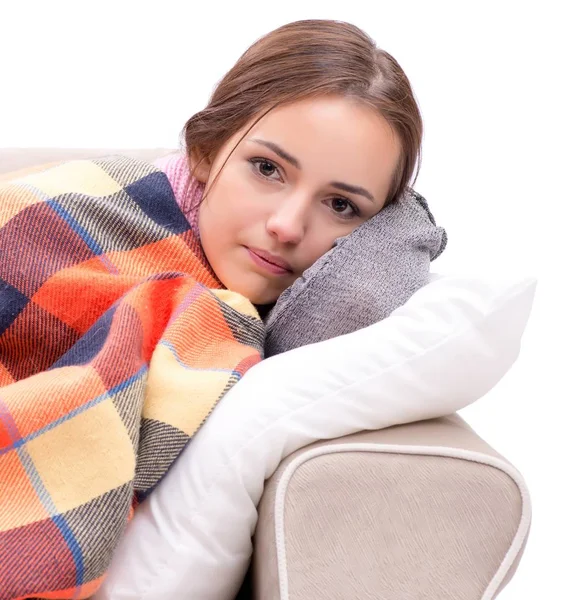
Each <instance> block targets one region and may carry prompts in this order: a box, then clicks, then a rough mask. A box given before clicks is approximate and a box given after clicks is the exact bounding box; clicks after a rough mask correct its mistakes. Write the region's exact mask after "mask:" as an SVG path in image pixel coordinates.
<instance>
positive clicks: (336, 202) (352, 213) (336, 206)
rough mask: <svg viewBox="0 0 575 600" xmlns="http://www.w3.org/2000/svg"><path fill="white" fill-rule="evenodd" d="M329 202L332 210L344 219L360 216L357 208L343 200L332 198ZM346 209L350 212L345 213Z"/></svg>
mask: <svg viewBox="0 0 575 600" xmlns="http://www.w3.org/2000/svg"><path fill="white" fill-rule="evenodd" d="M330 202H331V207H332V208H333V210H334V211H335V212H336V213H337V214H338V215H339V216H341V217H343V218H344V219H353V218H354V217H358V216H359V214H360V213H359V209H358V208H357V206H356V205H355V204H353V203H352V202H350V201H349V200H346V199H345V198H332V199H331V200H330ZM346 209H350V210H349V211H348V212H347V213H346V212H345V211H346Z"/></svg>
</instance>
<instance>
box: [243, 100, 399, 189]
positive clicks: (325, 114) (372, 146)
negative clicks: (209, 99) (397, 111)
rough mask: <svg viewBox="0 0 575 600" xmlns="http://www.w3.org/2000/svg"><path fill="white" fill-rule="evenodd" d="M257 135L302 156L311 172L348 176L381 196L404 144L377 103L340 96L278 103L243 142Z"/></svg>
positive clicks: (303, 165) (303, 167)
mask: <svg viewBox="0 0 575 600" xmlns="http://www.w3.org/2000/svg"><path fill="white" fill-rule="evenodd" d="M256 118H257V117H256ZM254 120H255V119H254ZM252 123H253V121H252V122H250V123H249V124H248V125H247V126H246V128H245V129H244V130H243V132H242V135H243V133H245V131H247V130H248V129H249V127H250V126H251V124H252ZM253 138H258V139H264V140H267V141H271V142H274V143H275V144H277V145H279V146H281V147H282V149H284V150H286V151H287V152H288V153H289V154H291V155H292V156H294V157H295V158H297V159H298V161H299V162H300V164H301V170H302V172H303V173H305V174H306V175H307V176H311V175H317V177H318V178H320V179H321V178H329V179H334V178H336V179H343V180H347V179H349V180H350V183H355V184H357V185H364V186H366V187H367V186H368V185H369V186H370V188H371V189H372V191H373V192H374V193H376V194H378V195H382V196H385V195H386V193H387V190H388V186H389V185H390V183H391V178H392V175H393V171H394V169H395V165H396V164H397V161H398V160H399V154H400V150H401V148H400V143H399V139H398V137H397V135H396V134H395V132H394V130H393V128H392V127H391V125H390V124H389V123H388V122H387V121H386V120H385V119H384V118H383V117H382V116H381V115H380V114H378V113H377V112H376V111H375V110H374V109H373V108H371V107H369V106H366V105H364V104H361V103H360V102H359V101H356V100H352V99H349V98H343V97H335V96H327V97H319V98H310V99H304V100H299V101H297V102H294V103H291V104H286V105H282V106H279V107H276V108H275V109H273V110H272V111H270V112H269V113H268V114H267V115H265V116H264V117H263V118H262V119H261V120H260V121H259V122H258V123H256V124H255V125H254V127H253V128H252V129H251V130H250V131H249V133H247V135H246V136H245V138H244V141H243V143H244V144H246V146H252V145H253V142H251V141H250V140H252V139H253ZM254 148H255V146H254ZM351 180H353V181H351Z"/></svg>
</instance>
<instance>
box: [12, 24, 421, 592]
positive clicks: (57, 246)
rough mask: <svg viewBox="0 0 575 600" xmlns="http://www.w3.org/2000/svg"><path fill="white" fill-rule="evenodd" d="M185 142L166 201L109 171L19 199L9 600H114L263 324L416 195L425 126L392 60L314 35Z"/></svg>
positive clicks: (49, 181)
mask: <svg viewBox="0 0 575 600" xmlns="http://www.w3.org/2000/svg"><path fill="white" fill-rule="evenodd" d="M183 137H184V146H185V151H184V152H183V153H182V154H181V155H175V156H168V157H165V158H164V159H163V160H162V161H160V162H159V163H158V165H159V166H160V167H161V169H163V170H164V171H165V173H166V174H167V179H166V177H163V176H162V174H161V173H158V171H157V170H155V169H151V167H150V165H149V164H145V163H142V162H141V161H131V160H130V159H127V158H125V157H106V158H103V159H94V160H88V161H77V162H74V161H72V162H71V163H65V164H64V165H59V166H56V167H54V168H53V169H48V170H46V171H45V172H42V173H39V174H38V176H35V175H31V176H30V177H28V178H23V179H14V181H13V182H8V183H7V184H6V185H0V473H2V474H4V475H5V476H4V477H2V476H0V508H1V510H0V600H12V599H13V598H32V597H33V598H38V597H42V598H55V597H60V598H63V597H66V598H72V597H74V598H87V597H90V596H92V595H93V594H94V593H95V592H96V590H97V589H98V587H99V586H100V585H101V584H102V582H103V581H104V578H105V575H106V569H107V567H108V565H109V562H110V560H111V556H112V553H113V550H114V548H115V545H116V544H117V543H118V540H119V538H120V536H121V534H122V532H123V530H124V528H125V525H126V523H127V521H128V520H129V519H130V516H131V514H132V513H133V508H134V506H135V505H136V504H137V501H139V500H140V499H142V498H145V497H146V495H147V494H149V493H151V492H152V490H153V489H154V486H155V485H157V483H158V482H159V481H160V480H161V478H162V477H163V476H164V474H165V472H166V471H167V469H168V468H169V467H170V465H171V464H172V463H173V461H174V460H175V459H176V457H177V456H178V454H179V453H180V452H181V450H182V449H183V448H184V446H185V445H186V443H187V442H188V440H189V438H190V437H192V436H193V435H194V434H195V432H196V431H197V430H198V429H199V427H201V425H202V423H203V422H204V421H205V419H207V418H208V417H209V414H210V412H211V410H212V409H213V407H214V406H215V405H216V404H217V402H218V401H219V400H220V399H221V397H222V396H223V395H224V394H225V393H226V392H227V391H228V390H229V389H230V388H231V386H233V385H235V384H236V383H237V382H238V381H239V379H240V378H241V377H242V376H243V374H244V373H245V372H246V371H247V369H249V368H251V366H253V365H254V364H256V363H257V362H258V361H260V360H261V359H262V357H263V339H264V333H265V331H264V326H263V323H262V319H261V318H259V317H261V315H262V310H263V311H264V312H265V309H266V307H269V306H271V305H273V303H274V302H275V301H276V300H277V299H278V297H279V296H280V294H281V293H282V292H283V291H284V290H286V289H287V288H289V286H290V285H291V284H292V283H293V282H294V281H295V280H296V279H297V278H298V277H300V276H301V275H302V274H303V272H304V271H305V270H306V269H307V268H309V267H310V266H311V265H312V264H313V263H314V262H315V261H316V260H317V259H318V258H320V257H321V256H322V255H323V254H325V253H326V252H328V251H329V250H330V248H332V246H333V244H334V242H335V240H336V239H337V238H340V237H343V236H345V235H347V234H349V233H351V232H352V231H353V230H354V229H355V228H356V227H358V226H359V225H360V224H361V223H363V222H364V221H366V220H368V219H370V218H371V217H373V216H374V215H375V214H377V212H378V211H380V210H381V209H382V208H383V207H384V206H386V205H388V204H390V203H392V202H395V201H397V200H398V199H399V198H400V197H401V196H402V195H403V192H404V190H405V188H406V186H408V185H411V184H412V183H411V178H412V175H413V173H414V170H415V167H416V162H417V160H418V157H419V153H420V145H421V139H422V120H421V117H420V114H419V111H418V108H417V104H416V102H415V99H414V97H413V93H412V90H411V87H410V85H409V82H408V79H407V77H406V76H405V74H404V72H403V71H402V69H401V68H400V67H399V65H398V64H397V62H396V61H395V60H394V59H393V58H392V57H391V56H390V55H389V54H387V53H386V52H384V51H383V50H380V49H378V48H377V47H376V46H375V44H374V43H373V41H372V40H371V39H370V38H369V37H368V36H367V35H366V34H365V33H364V32H362V31H361V30H360V29H358V28H357V27H355V26H353V25H351V24H348V23H342V22H338V21H322V20H319V21H311V20H310V21H300V22H295V23H290V24H288V25H285V26H283V27H280V28H279V29H277V30H275V31H273V32H271V33H270V34H269V35H267V36H265V37H263V38H262V39H260V40H258V41H257V42H256V43H255V44H254V45H253V46H252V47H250V48H249V49H248V50H247V51H246V52H245V53H244V54H243V55H242V56H241V58H240V59H239V61H238V62H237V64H236V65H235V66H234V67H233V68H232V69H231V70H230V71H229V73H227V74H226V75H225V77H224V78H223V79H222V80H221V82H220V83H219V85H218V86H217V88H216V89H215V91H214V93H213V96H212V98H211V100H210V102H209V103H208V106H207V107H206V108H205V109H204V110H202V111H200V112H199V113H197V114H195V115H194V116H192V117H191V118H190V119H189V120H188V122H187V123H186V125H185V128H184V131H183ZM172 192H174V193H172ZM174 196H175V199H176V202H177V204H176V202H174ZM178 205H179V206H178ZM254 305H255V307H254ZM256 308H258V310H259V315H258V311H257V310H256ZM133 499H134V500H135V502H134V503H133V502H132V501H133ZM95 523H97V524H98V525H97V526H94V524H95ZM102 531H105V532H106V535H105V536H102V535H101V532H102Z"/></svg>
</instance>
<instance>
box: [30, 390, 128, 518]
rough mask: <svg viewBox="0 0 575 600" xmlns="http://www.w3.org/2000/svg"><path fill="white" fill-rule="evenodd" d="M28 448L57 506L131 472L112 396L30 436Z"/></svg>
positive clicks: (76, 502)
mask: <svg viewBox="0 0 575 600" xmlns="http://www.w3.org/2000/svg"><path fill="white" fill-rule="evenodd" d="M27 448H28V452H29V454H30V457H31V458H32V460H33V461H34V466H35V467H36V469H37V471H38V473H39V475H40V478H41V479H42V482H43V483H44V486H45V487H46V489H47V491H48V493H49V494H50V496H51V498H52V501H53V502H54V504H55V506H56V508H57V510H58V511H59V512H65V511H67V510H70V509H72V508H76V507H77V506H80V505H82V504H85V503H86V502H88V501H90V500H92V499H93V498H95V497H96V496H99V495H101V494H104V493H106V492H109V491H110V490H112V489H114V488H116V487H118V486H120V485H122V484H124V483H127V482H129V481H130V480H131V479H133V477H134V472H135V468H136V459H135V456H134V449H133V446H132V442H131V441H130V438H129V436H128V434H127V432H126V428H125V427H124V424H123V423H122V420H121V418H120V416H119V415H118V413H117V411H116V408H115V407H114V404H113V403H112V400H111V399H107V400H104V401H103V402H101V403H100V404H97V405H95V406H93V407H92V408H89V409H88V410H86V411H85V412H82V413H80V414H79V415H77V416H75V417H73V418H72V419H70V420H69V421H66V422H64V423H61V424H60V425H58V427H56V428H54V429H52V430H51V431H48V432H46V433H44V434H42V435H41V436H39V437H38V438H36V439H35V440H32V441H31V442H28V444H27Z"/></svg>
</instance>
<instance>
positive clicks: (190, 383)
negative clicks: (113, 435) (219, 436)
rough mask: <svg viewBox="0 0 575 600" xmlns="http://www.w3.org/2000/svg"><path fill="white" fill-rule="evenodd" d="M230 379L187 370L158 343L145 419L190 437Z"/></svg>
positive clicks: (221, 372) (149, 380)
mask: <svg viewBox="0 0 575 600" xmlns="http://www.w3.org/2000/svg"><path fill="white" fill-rule="evenodd" d="M229 377H230V374H229V373H227V372H225V371H203V370H201V371H194V370H192V369H186V368H184V367H182V366H181V365H180V364H179V363H178V361H177V360H176V358H175V356H174V355H173V353H172V352H171V351H170V350H169V349H168V348H166V347H165V346H163V345H161V344H160V345H158V346H156V348H155V350H154V354H153V355H152V360H151V361H150V372H149V374H148V382H147V387H146V399H145V403H144V417H145V418H147V419H156V420H158V421H163V422H165V423H168V424H170V425H173V426H174V427H177V428H178V429H180V430H182V431H184V432H185V433H187V434H188V435H192V434H193V433H195V431H196V430H197V429H198V428H199V426H200V425H201V423H202V422H203V420H204V419H205V418H206V417H207V416H208V414H209V413H210V412H211V410H212V408H213V407H214V406H215V404H216V401H217V400H218V398H219V397H220V395H221V393H222V392H223V391H224V389H225V387H226V384H227V382H228V379H229Z"/></svg>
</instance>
